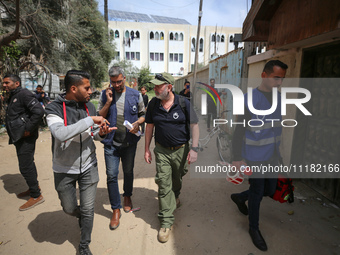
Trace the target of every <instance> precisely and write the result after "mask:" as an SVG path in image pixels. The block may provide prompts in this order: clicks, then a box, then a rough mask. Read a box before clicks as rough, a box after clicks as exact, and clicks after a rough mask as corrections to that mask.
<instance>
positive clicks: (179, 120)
mask: <svg viewBox="0 0 340 255" xmlns="http://www.w3.org/2000/svg"><path fill="white" fill-rule="evenodd" d="M153 100H157V101H156V103H155V105H154V107H153V109H150V107H149V108H148V109H147V111H146V116H145V122H146V123H149V124H154V125H155V141H156V142H158V143H160V144H161V145H162V146H164V147H172V146H179V145H182V144H184V143H186V142H188V141H189V139H190V133H188V130H187V125H186V117H185V116H186V115H187V116H190V123H191V124H193V123H198V118H197V115H196V113H195V111H194V110H193V108H192V107H190V102H189V100H187V99H185V110H186V111H187V114H185V113H184V112H183V110H182V108H181V106H180V103H179V96H178V95H176V94H175V99H174V104H173V105H172V106H171V108H170V110H169V111H168V112H167V111H166V110H165V109H164V108H163V106H162V105H161V104H160V103H161V101H160V100H159V99H156V98H155V99H153ZM151 111H152V112H151Z"/></svg>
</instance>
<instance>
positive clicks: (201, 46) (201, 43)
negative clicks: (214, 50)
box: [199, 38, 203, 52]
mask: <svg viewBox="0 0 340 255" xmlns="http://www.w3.org/2000/svg"><path fill="white" fill-rule="evenodd" d="M199 51H200V52H203V38H201V39H200V48H199Z"/></svg>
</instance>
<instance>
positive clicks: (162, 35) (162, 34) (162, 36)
mask: <svg viewBox="0 0 340 255" xmlns="http://www.w3.org/2000/svg"><path fill="white" fill-rule="evenodd" d="M161 40H164V33H163V32H161Z"/></svg>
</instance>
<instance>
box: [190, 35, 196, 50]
mask: <svg viewBox="0 0 340 255" xmlns="http://www.w3.org/2000/svg"><path fill="white" fill-rule="evenodd" d="M195 48H196V40H195V38H192V39H191V51H192V52H195Z"/></svg>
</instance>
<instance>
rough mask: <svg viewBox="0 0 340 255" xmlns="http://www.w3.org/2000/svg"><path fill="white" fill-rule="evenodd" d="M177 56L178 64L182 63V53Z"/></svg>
mask: <svg viewBox="0 0 340 255" xmlns="http://www.w3.org/2000/svg"><path fill="white" fill-rule="evenodd" d="M178 56H179V59H178V60H179V62H180V63H183V54H182V53H179V55H178Z"/></svg>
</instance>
